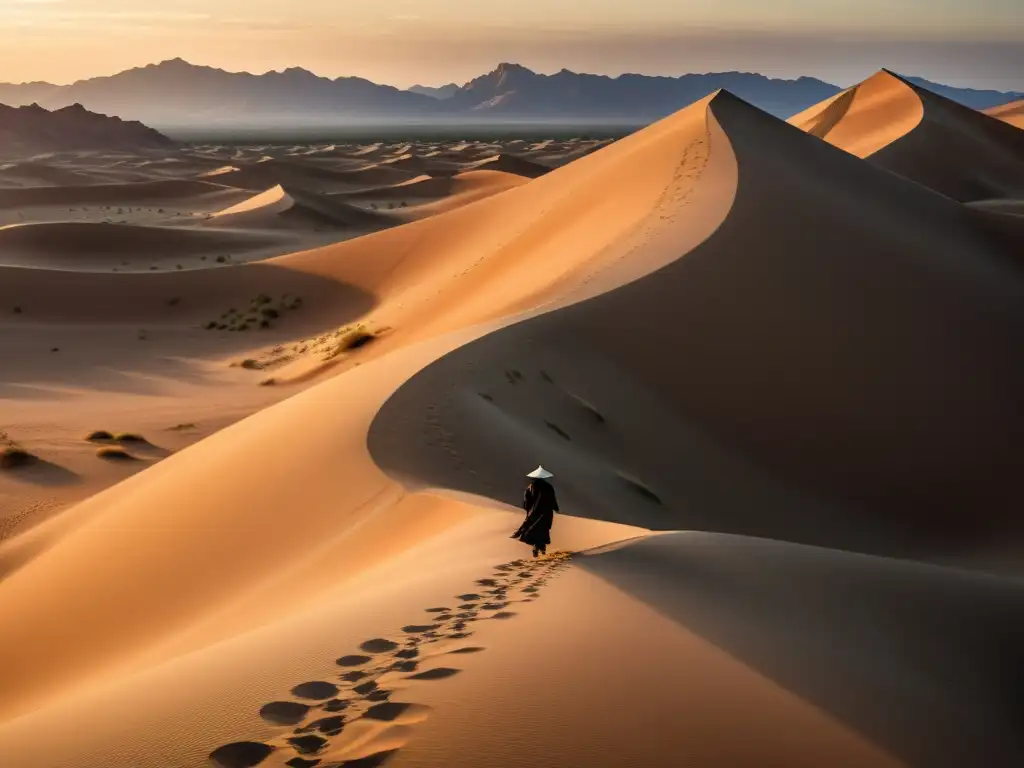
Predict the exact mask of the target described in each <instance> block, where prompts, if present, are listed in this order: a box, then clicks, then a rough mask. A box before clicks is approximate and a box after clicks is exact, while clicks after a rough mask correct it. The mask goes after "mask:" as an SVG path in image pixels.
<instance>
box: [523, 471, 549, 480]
mask: <svg viewBox="0 0 1024 768" xmlns="http://www.w3.org/2000/svg"><path fill="white" fill-rule="evenodd" d="M527 477H532V478H534V479H535V480H547V479H548V478H549V477H554V475H553V474H552V473H551V472H548V471H547V470H546V469H535V470H533V472H531V473H530V474H528V475H527Z"/></svg>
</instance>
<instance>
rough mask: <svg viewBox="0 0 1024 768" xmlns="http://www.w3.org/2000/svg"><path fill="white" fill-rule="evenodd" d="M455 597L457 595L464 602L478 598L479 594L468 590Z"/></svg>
mask: <svg viewBox="0 0 1024 768" xmlns="http://www.w3.org/2000/svg"><path fill="white" fill-rule="evenodd" d="M455 597H457V598H458V599H459V600H461V601H462V602H464V603H468V602H469V601H470V600H479V599H480V595H478V594H476V593H475V592H468V593H467V594H465V595H456V596H455Z"/></svg>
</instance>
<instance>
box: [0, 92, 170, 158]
mask: <svg viewBox="0 0 1024 768" xmlns="http://www.w3.org/2000/svg"><path fill="white" fill-rule="evenodd" d="M173 144H174V142H173V141H171V140H170V139H169V138H167V137H166V136H164V135H163V134H162V133H160V132H158V131H155V130H153V129H152V128H148V127H146V126H145V125H142V124H141V123H136V122H125V121H123V120H121V118H119V117H108V116H107V115H101V114H97V113H95V112H90V111H89V110H87V109H86V108H85V107H83V106H82V105H81V104H79V103H74V104H69V105H67V106H66V107H63V108H61V109H57V110H54V111H52V112H51V111H50V110H47V109H45V108H44V107H41V106H39V105H38V104H31V105H29V106H24V107H17V108H15V107H7V106H4V105H2V104H0V146H3V148H4V154H5V155H8V156H11V157H18V156H22V155H30V154H35V153H38V152H54V151H64V150H83V149H156V148H160V147H167V146H171V145H173Z"/></svg>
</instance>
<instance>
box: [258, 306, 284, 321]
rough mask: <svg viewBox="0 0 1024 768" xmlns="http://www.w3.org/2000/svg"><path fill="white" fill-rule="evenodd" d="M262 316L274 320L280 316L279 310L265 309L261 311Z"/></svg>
mask: <svg viewBox="0 0 1024 768" xmlns="http://www.w3.org/2000/svg"><path fill="white" fill-rule="evenodd" d="M260 314H261V315H263V316H264V317H268V318H270V319H271V320H274V319H276V318H277V317H279V316H280V315H279V314H278V312H277V310H276V309H274V308H273V307H264V308H263V309H261V310H260Z"/></svg>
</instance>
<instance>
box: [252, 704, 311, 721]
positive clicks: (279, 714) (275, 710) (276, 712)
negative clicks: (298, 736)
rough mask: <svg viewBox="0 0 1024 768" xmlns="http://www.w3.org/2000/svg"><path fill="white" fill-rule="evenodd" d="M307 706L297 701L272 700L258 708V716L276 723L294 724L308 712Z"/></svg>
mask: <svg viewBox="0 0 1024 768" xmlns="http://www.w3.org/2000/svg"><path fill="white" fill-rule="evenodd" d="M309 709H310V708H309V706H308V705H306V704H300V703H299V702H297V701H272V702H270V703H269V704H264V705H263V707H262V708H261V709H260V717H262V718H263V719H264V720H267V721H268V722H271V723H276V724H277V725H295V724H296V723H300V722H302V720H304V719H305V717H306V715H307V714H309Z"/></svg>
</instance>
